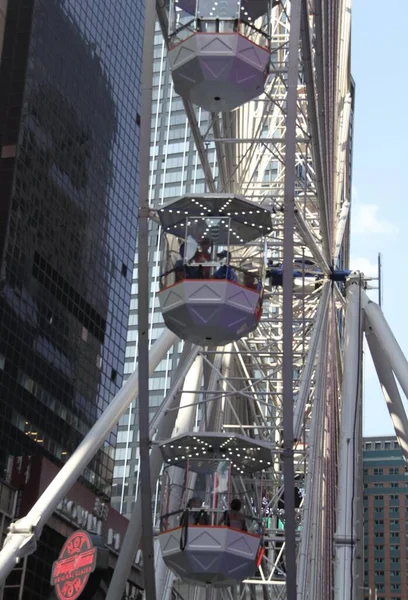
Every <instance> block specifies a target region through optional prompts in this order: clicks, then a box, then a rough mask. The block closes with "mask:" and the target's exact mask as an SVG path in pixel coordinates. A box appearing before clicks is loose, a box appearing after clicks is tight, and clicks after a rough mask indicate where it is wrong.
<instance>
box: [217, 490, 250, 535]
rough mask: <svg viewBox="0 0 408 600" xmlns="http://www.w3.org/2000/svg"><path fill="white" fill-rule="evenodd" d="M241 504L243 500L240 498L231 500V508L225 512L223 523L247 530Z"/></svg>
mask: <svg viewBox="0 0 408 600" xmlns="http://www.w3.org/2000/svg"><path fill="white" fill-rule="evenodd" d="M241 506H242V504H241V500H240V499H239V498H234V499H233V500H232V501H231V504H230V509H229V510H226V511H225V512H224V515H223V518H222V521H223V523H222V524H223V525H225V526H226V527H233V528H234V529H241V530H242V531H247V526H246V522H245V517H244V515H243V514H242V513H241Z"/></svg>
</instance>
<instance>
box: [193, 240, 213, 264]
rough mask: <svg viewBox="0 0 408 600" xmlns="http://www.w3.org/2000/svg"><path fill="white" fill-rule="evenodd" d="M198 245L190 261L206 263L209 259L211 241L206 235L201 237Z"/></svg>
mask: <svg viewBox="0 0 408 600" xmlns="http://www.w3.org/2000/svg"><path fill="white" fill-rule="evenodd" d="M199 244H200V247H199V248H197V252H196V253H195V254H194V256H193V258H192V261H191V262H195V263H206V262H209V261H210V260H211V251H210V248H211V241H210V239H209V238H208V237H203V238H201V240H200V242H199Z"/></svg>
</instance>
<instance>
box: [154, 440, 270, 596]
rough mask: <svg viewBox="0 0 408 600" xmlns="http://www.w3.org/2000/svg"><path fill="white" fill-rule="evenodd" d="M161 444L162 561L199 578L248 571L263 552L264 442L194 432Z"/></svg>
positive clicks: (235, 579) (238, 578)
mask: <svg viewBox="0 0 408 600" xmlns="http://www.w3.org/2000/svg"><path fill="white" fill-rule="evenodd" d="M161 452H162V455H163V460H164V463H165V465H166V469H165V474H164V477H163V480H162V494H161V507H160V533H159V542H160V548H161V552H162V556H163V560H164V562H165V564H166V565H167V567H168V568H169V569H171V570H172V571H173V572H174V573H176V574H177V575H178V576H179V577H180V578H181V579H182V580H183V581H186V582H189V583H192V584H194V585H199V586H200V585H201V586H205V585H211V586H213V587H228V586H232V585H236V584H239V583H241V582H242V581H243V580H244V579H246V578H248V577H252V576H253V575H255V573H256V570H257V568H258V566H259V564H260V562H261V560H262V556H263V547H262V516H263V514H262V498H263V485H264V480H263V479H262V471H263V470H265V469H268V468H270V467H271V450H270V447H269V445H267V444H265V443H264V442H259V441H258V440H251V439H249V438H246V437H245V436H242V435H239V434H229V435H228V434H224V433H202V432H200V433H192V434H187V435H183V436H179V437H176V438H172V439H171V440H169V441H168V442H165V443H163V444H162V445H161ZM253 475H256V477H253V478H252V479H251V476H253ZM248 481H250V482H251V483H250V484H248V483H246V482H248ZM236 509H238V510H236Z"/></svg>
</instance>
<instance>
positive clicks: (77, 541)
mask: <svg viewBox="0 0 408 600" xmlns="http://www.w3.org/2000/svg"><path fill="white" fill-rule="evenodd" d="M95 567H96V548H94V546H93V543H92V540H91V538H90V536H89V535H88V534H87V533H86V531H76V532H75V533H73V534H72V535H71V536H70V537H69V538H68V539H67V541H66V542H65V544H64V545H63V547H62V550H61V552H60V555H59V557H58V560H57V561H55V563H54V565H53V567H52V574H51V585H54V586H55V592H56V594H57V596H58V598H59V600H76V599H77V598H78V597H79V596H80V595H81V594H82V592H83V591H84V589H85V586H86V584H87V583H88V579H89V576H90V574H91V573H92V572H93V571H94V570H95Z"/></svg>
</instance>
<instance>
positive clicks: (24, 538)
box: [0, 330, 178, 585]
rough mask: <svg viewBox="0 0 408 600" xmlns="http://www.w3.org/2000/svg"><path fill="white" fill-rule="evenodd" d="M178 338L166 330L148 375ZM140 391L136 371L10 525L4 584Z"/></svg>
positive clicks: (3, 555)
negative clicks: (35, 498)
mask: <svg viewBox="0 0 408 600" xmlns="http://www.w3.org/2000/svg"><path fill="white" fill-rule="evenodd" d="M177 340H178V337H177V336H176V335H175V334H174V333H172V332H171V331H168V330H166V331H164V333H163V334H162V335H161V336H160V338H159V339H158V340H157V342H156V343H155V344H154V345H153V346H152V348H151V350H150V358H149V369H148V376H150V375H152V374H153V373H154V371H155V369H156V367H157V365H158V364H159V362H160V361H161V360H162V358H163V356H165V354H166V352H167V351H168V350H169V349H170V348H171V346H172V345H173V344H174V343H175V342H176V341H177ZM138 393H139V374H138V372H137V371H135V372H134V373H133V374H132V375H131V376H130V377H129V379H128V380H127V382H126V383H125V385H124V386H123V388H122V389H121V390H120V391H119V392H118V393H117V394H116V396H115V397H114V398H113V400H112V401H111V403H110V404H109V406H108V408H107V409H106V410H105V412H104V413H102V415H101V416H100V418H99V420H98V421H97V422H96V423H95V425H94V426H93V427H92V429H91V430H90V431H89V433H88V434H87V435H86V436H85V438H84V439H83V441H82V442H81V444H80V445H79V446H78V448H77V449H76V450H75V452H74V453H73V454H72V456H71V457H70V458H69V459H68V461H67V462H66V463H65V465H64V466H63V467H62V469H61V470H60V471H59V473H58V475H57V476H56V477H55V478H54V479H53V480H52V482H51V483H50V485H49V486H48V487H47V489H46V490H45V491H44V492H43V493H42V495H41V496H40V497H39V498H38V500H37V502H36V503H35V504H34V506H33V507H32V509H31V510H30V511H29V513H28V514H27V515H26V516H25V517H23V518H21V519H19V520H18V521H16V522H15V523H12V524H11V525H10V532H9V534H8V535H7V538H6V541H5V543H4V548H3V550H2V551H1V552H0V585H1V584H2V583H3V582H4V580H5V579H6V577H7V575H8V574H9V573H10V571H11V570H12V569H13V568H14V567H15V565H16V562H17V560H18V559H20V558H23V557H24V556H28V555H29V554H32V553H33V552H35V549H36V547H37V540H38V539H39V538H40V536H41V533H42V529H43V527H44V525H45V524H46V523H47V521H48V520H49V518H50V517H51V515H52V513H53V512H54V510H55V509H56V508H57V506H58V504H59V503H60V502H61V500H62V499H63V498H64V497H65V496H66V495H67V493H68V492H69V490H70V489H71V487H72V486H73V485H74V483H75V482H76V481H77V479H78V477H79V476H80V475H81V474H82V471H83V470H84V469H85V467H86V466H87V464H88V463H89V461H90V460H91V459H92V458H93V457H94V456H95V454H96V453H97V451H98V450H99V448H100V447H101V446H102V444H103V442H104V441H105V440H106V438H107V436H108V435H109V433H110V432H111V431H112V429H113V428H114V427H115V425H116V423H117V422H118V421H119V419H120V417H121V416H122V415H123V414H124V413H125V412H126V410H127V408H128V407H129V405H130V403H131V402H132V401H133V400H134V399H135V398H136V397H137V395H138Z"/></svg>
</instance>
